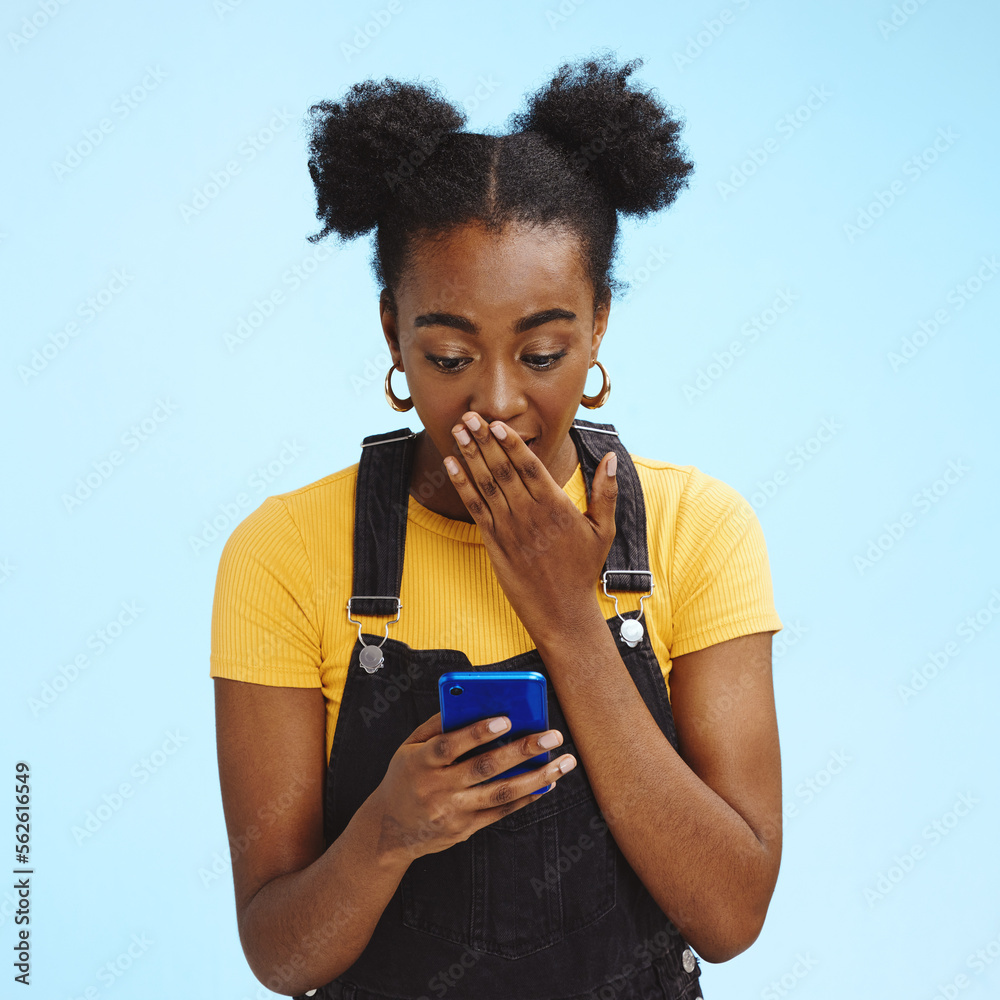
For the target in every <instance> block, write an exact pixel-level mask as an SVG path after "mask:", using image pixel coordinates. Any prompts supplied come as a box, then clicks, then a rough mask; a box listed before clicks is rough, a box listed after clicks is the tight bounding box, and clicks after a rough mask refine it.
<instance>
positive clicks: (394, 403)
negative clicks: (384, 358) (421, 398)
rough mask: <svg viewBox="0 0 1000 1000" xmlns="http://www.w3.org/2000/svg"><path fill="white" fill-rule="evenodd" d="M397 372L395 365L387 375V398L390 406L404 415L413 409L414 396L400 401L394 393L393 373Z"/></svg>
mask: <svg viewBox="0 0 1000 1000" xmlns="http://www.w3.org/2000/svg"><path fill="white" fill-rule="evenodd" d="M395 370H396V366H395V365H393V366H392V367H391V368H390V369H389V370H388V371H387V372H386V373H385V398H386V400H387V401H388V403H389V405H390V406H391V407H392V408H393V409H394V410H399V412H400V413H402V412H405V411H406V410H409V409H412V408H413V397H412V396H407V397H406V399H400V398H399V397H398V396H397V395H396V394H395V393H394V392H393V391H392V373H393V372H394V371H395Z"/></svg>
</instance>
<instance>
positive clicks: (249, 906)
mask: <svg viewBox="0 0 1000 1000" xmlns="http://www.w3.org/2000/svg"><path fill="white" fill-rule="evenodd" d="M215 718H216V738H217V741H218V753H219V780H220V783H221V787H222V803H223V808H224V811H225V817H226V828H227V830H228V833H229V843H230V850H231V852H232V857H233V882H234V885H235V888H236V916H237V922H238V926H239V934H240V942H241V944H242V945H243V952H244V954H245V955H246V958H247V962H248V963H249V965H250V968H251V969H252V970H253V973H254V975H255V976H256V977H257V978H258V979H259V980H260V981H261V982H262V983H263V984H264V985H265V986H267V987H268V989H270V990H273V991H274V992H276V993H283V994H287V995H289V996H291V995H294V994H296V993H302V992H304V991H306V990H310V989H313V988H315V987H318V986H321V985H323V984H324V983H327V982H329V981H330V980H331V979H333V978H335V977H336V976H338V975H340V973H342V972H343V971H344V970H345V969H347V968H349V967H350V966H351V965H352V964H353V963H354V962H355V961H356V959H357V957H358V956H359V955H360V954H361V952H362V951H363V950H364V948H365V945H366V944H367V943H368V941H369V939H370V938H371V935H372V932H373V931H374V930H375V925H376V924H377V923H378V920H379V917H380V916H381V915H382V912H383V910H384V909H385V907H386V905H387V904H388V902H389V900H390V899H391V898H392V895H393V893H394V892H395V891H396V887H397V885H398V884H399V881H400V879H401V878H402V877H403V874H404V873H405V871H406V869H407V867H408V866H409V863H410V861H409V858H403V857H402V856H401V855H400V854H399V852H398V851H396V850H395V849H393V848H391V847H389V846H388V845H385V844H384V841H383V840H382V838H381V837H380V828H381V815H380V811H379V809H378V806H377V803H376V802H375V799H374V797H369V798H368V799H367V800H366V801H365V803H364V804H363V805H362V806H361V808H360V809H358V811H357V812H356V813H355V814H354V816H353V817H352V818H351V821H350V822H349V823H348V825H347V828H346V829H345V830H344V832H343V833H342V834H341V835H340V836H339V837H338V838H337V839H336V841H334V843H333V844H331V845H330V847H329V848H326V849H325V848H324V839H323V782H324V776H325V772H326V766H325V761H326V743H325V725H326V716H325V707H324V699H323V692H322V690H321V689H320V688H288V687H269V686H266V685H262V684H249V683H244V682H242V681H232V680H225V679H222V678H216V679H215Z"/></svg>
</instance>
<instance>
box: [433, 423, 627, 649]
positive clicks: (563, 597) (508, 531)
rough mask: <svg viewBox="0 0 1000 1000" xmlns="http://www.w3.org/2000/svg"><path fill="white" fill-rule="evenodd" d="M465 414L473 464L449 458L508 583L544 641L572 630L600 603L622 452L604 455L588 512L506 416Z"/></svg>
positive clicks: (467, 453)
mask: <svg viewBox="0 0 1000 1000" xmlns="http://www.w3.org/2000/svg"><path fill="white" fill-rule="evenodd" d="M470 417H474V418H475V419H474V421H473V423H474V422H476V421H478V423H479V427H478V429H477V430H472V429H471V428H470V427H469V426H468V421H469V418H470ZM463 419H465V420H466V424H458V425H456V427H454V428H452V433H453V434H454V436H455V441H456V445H457V448H458V450H459V452H460V453H461V455H462V457H463V458H464V459H465V465H466V467H467V468H462V467H461V465H460V464H459V463H458V462H457V461H456V460H455V459H454V458H453V457H451V456H448V457H447V458H445V459H444V465H445V468H446V469H447V470H448V473H449V476H450V478H451V482H452V485H453V486H454V487H455V489H456V490H457V491H458V495H459V496H460V497H461V498H462V501H463V503H464V504H465V506H466V509H467V510H468V511H469V513H470V514H471V515H472V517H473V519H474V520H475V522H476V524H478V525H479V530H480V532H481V534H482V536H483V541H484V543H485V545H486V551H487V553H488V554H489V557H490V561H491V562H492V563H493V569H494V571H495V572H496V575H497V579H498V580H499V582H500V586H501V587H502V588H503V590H504V593H505V594H506V595H507V598H508V600H509V601H510V603H511V606H512V607H513V608H514V611H515V612H516V613H517V616H518V618H520V619H521V622H522V623H523V624H524V627H525V628H526V629H527V630H528V634H529V635H531V636H532V638H535V640H536V643H537V636H539V635H541V634H543V633H546V632H547V633H549V634H551V633H552V632H553V631H557V632H566V633H567V634H571V633H572V632H573V631H574V629H575V627H576V626H577V624H578V623H579V621H580V620H581V618H582V616H583V614H584V613H585V612H587V611H590V610H592V608H593V607H596V606H597V595H596V592H595V586H596V583H597V580H598V579H599V577H600V573H601V568H602V567H603V566H604V561H605V560H606V559H607V557H608V552H609V551H610V550H611V543H612V541H614V537H615V502H616V500H617V497H618V481H617V479H615V477H614V475H613V473H614V472H615V465H614V464H612V463H616V462H617V456H616V455H615V454H614V452H609V453H608V454H607V455H605V456H604V457H603V458H602V459H601V462H600V464H599V465H598V466H597V471H596V472H595V474H594V482H593V485H592V488H591V499H590V503H589V505H588V507H587V512H586V513H585V514H583V513H581V512H580V511H579V510H578V509H577V507H576V505H575V504H574V503H573V501H572V500H570V498H569V497H568V496H567V495H566V493H565V491H564V490H563V489H562V488H561V487H560V486H559V485H558V484H557V483H556V481H555V480H554V479H553V478H552V476H551V474H550V473H549V470H548V469H547V468H546V467H545V465H544V464H543V463H542V461H541V460H540V459H539V458H538V457H537V456H536V455H535V454H534V453H533V452H532V451H531V449H530V448H529V447H528V446H527V445H526V444H525V443H524V441H523V440H522V438H521V437H520V436H519V435H518V434H517V433H516V432H515V431H513V430H511V428H509V427H508V426H507V425H506V424H504V423H503V422H502V421H499V420H497V421H494V422H493V424H491V425H489V426H487V424H486V422H485V421H484V420H483V419H482V418H481V417H479V415H478V414H474V413H472V411H469V412H468V413H466V414H465V416H464V418H463ZM491 428H499V429H500V433H501V434H505V435H506V436H505V437H501V436H500V434H497V433H496V431H493V430H491ZM461 432H464V434H465V435H467V436H468V443H463V442H462V433H461Z"/></svg>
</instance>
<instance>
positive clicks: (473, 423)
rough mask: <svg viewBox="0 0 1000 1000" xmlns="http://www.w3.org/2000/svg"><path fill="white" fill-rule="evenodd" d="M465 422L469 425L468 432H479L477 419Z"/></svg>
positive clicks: (471, 418) (473, 418)
mask: <svg viewBox="0 0 1000 1000" xmlns="http://www.w3.org/2000/svg"><path fill="white" fill-rule="evenodd" d="M465 422H466V423H467V424H468V425H469V429H470V430H473V431H478V430H479V417H469V419H468V420H466V421H465Z"/></svg>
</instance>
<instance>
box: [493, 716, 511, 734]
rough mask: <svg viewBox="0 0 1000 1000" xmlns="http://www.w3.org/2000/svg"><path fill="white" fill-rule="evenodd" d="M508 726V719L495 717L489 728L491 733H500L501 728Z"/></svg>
mask: <svg viewBox="0 0 1000 1000" xmlns="http://www.w3.org/2000/svg"><path fill="white" fill-rule="evenodd" d="M506 728H507V720H506V719H494V720H493V721H492V722H491V723H490V725H489V730H490V732H491V733H499V732H500V730H501V729H506Z"/></svg>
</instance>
